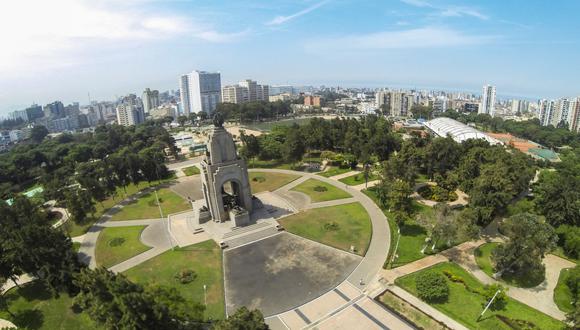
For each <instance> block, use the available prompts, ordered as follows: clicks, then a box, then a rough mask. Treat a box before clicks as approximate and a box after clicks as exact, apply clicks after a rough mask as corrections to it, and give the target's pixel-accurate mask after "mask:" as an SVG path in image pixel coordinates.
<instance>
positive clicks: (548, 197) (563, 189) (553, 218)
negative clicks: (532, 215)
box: [534, 171, 580, 226]
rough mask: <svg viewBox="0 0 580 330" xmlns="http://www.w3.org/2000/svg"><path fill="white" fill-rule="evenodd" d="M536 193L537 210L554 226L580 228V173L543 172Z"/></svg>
mask: <svg viewBox="0 0 580 330" xmlns="http://www.w3.org/2000/svg"><path fill="white" fill-rule="evenodd" d="M579 172H580V171H579ZM534 193H535V194H536V195H537V197H536V199H535V203H536V208H537V210H538V211H540V212H541V214H544V215H545V216H546V219H547V220H548V221H549V222H550V224H551V225H552V226H559V225H562V224H568V225H573V226H580V173H578V174H576V175H567V174H565V173H560V172H559V171H558V172H547V173H546V172H543V173H542V174H541V175H540V179H539V181H538V185H537V186H536V187H535V189H534Z"/></svg>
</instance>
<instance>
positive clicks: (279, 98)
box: [268, 93, 292, 102]
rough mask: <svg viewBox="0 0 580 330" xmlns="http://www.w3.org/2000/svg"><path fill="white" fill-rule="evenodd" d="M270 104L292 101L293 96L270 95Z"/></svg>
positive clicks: (288, 94)
mask: <svg viewBox="0 0 580 330" xmlns="http://www.w3.org/2000/svg"><path fill="white" fill-rule="evenodd" d="M268 99H269V100H270V102H277V101H290V100H291V99H292V94H290V93H282V94H278V95H270V97H269V98H268Z"/></svg>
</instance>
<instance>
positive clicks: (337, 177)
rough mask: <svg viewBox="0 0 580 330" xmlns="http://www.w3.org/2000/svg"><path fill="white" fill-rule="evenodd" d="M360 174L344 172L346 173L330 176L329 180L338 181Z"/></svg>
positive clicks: (357, 172)
mask: <svg viewBox="0 0 580 330" xmlns="http://www.w3.org/2000/svg"><path fill="white" fill-rule="evenodd" d="M360 173H361V172H359V171H349V172H346V173H341V174H337V175H334V176H331V177H329V179H332V180H336V181H338V180H340V179H344V178H348V177H349V176H353V175H357V174H360Z"/></svg>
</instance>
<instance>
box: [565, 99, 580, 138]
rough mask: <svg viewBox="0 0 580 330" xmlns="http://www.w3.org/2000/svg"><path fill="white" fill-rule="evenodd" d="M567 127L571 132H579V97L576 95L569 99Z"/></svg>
mask: <svg viewBox="0 0 580 330" xmlns="http://www.w3.org/2000/svg"><path fill="white" fill-rule="evenodd" d="M568 129H569V130H571V131H572V132H580V97H576V98H574V99H572V100H571V101H570V111H569V112H568Z"/></svg>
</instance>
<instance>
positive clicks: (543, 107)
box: [538, 99, 556, 126]
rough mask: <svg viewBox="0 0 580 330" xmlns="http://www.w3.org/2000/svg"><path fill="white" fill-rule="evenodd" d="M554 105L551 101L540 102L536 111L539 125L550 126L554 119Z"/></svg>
mask: <svg viewBox="0 0 580 330" xmlns="http://www.w3.org/2000/svg"><path fill="white" fill-rule="evenodd" d="M555 108H556V104H555V102H554V101H553V100H545V99H544V100H540V102H539V104H538V110H539V114H540V125H542V126H547V125H550V124H551V123H552V121H553V119H554V112H555Z"/></svg>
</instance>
